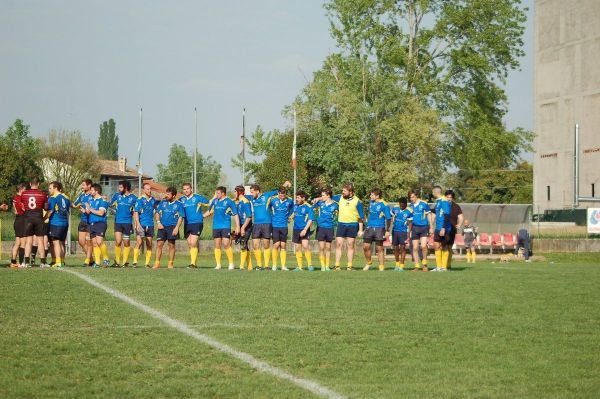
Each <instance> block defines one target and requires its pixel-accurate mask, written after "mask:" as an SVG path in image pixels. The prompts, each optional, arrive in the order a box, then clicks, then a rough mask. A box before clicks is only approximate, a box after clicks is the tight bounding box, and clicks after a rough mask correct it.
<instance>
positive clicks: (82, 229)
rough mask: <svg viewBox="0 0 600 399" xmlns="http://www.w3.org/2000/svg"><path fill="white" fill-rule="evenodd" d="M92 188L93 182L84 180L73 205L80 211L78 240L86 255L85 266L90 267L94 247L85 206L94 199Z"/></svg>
mask: <svg viewBox="0 0 600 399" xmlns="http://www.w3.org/2000/svg"><path fill="white" fill-rule="evenodd" d="M91 188H92V181H91V180H90V179H84V180H83V181H82V182H81V193H80V194H79V195H78V196H77V198H75V201H73V203H72V204H71V205H72V206H73V208H78V209H79V225H78V226H77V238H78V241H79V246H80V247H81V249H82V250H83V253H84V254H85V260H84V261H83V266H90V265H91V263H92V250H93V245H92V242H91V239H90V226H89V221H88V215H87V214H86V213H85V211H84V209H85V204H88V203H89V202H90V200H91V199H92V195H91V193H90V190H91Z"/></svg>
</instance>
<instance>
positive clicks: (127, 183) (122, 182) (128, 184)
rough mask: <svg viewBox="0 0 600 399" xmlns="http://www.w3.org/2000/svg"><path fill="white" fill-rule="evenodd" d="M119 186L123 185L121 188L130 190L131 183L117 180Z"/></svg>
mask: <svg viewBox="0 0 600 399" xmlns="http://www.w3.org/2000/svg"><path fill="white" fill-rule="evenodd" d="M119 186H123V188H125V190H126V191H131V183H130V182H129V181H127V180H121V181H120V182H119Z"/></svg>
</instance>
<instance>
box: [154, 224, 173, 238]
mask: <svg viewBox="0 0 600 399" xmlns="http://www.w3.org/2000/svg"><path fill="white" fill-rule="evenodd" d="M173 229H175V226H164V228H162V229H158V232H157V233H156V241H175V240H179V231H177V234H173Z"/></svg>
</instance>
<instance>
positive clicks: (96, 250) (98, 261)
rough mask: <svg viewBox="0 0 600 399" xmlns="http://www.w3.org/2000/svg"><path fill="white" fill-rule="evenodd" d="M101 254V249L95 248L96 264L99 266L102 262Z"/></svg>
mask: <svg viewBox="0 0 600 399" xmlns="http://www.w3.org/2000/svg"><path fill="white" fill-rule="evenodd" d="M101 252H102V251H100V248H99V247H94V262H96V265H97V266H100V262H102V260H101V258H100V256H101Z"/></svg>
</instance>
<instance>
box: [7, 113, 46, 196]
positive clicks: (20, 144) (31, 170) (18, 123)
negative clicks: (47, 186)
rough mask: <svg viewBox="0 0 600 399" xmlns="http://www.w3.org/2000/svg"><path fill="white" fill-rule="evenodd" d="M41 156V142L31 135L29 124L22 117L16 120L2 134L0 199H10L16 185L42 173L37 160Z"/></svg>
mask: <svg viewBox="0 0 600 399" xmlns="http://www.w3.org/2000/svg"><path fill="white" fill-rule="evenodd" d="M39 156H40V143H39V141H38V140H36V139H34V138H32V137H31V136H30V135H29V125H25V124H23V121H22V120H21V119H17V120H15V123H14V124H13V125H12V126H10V127H9V128H8V129H7V130H6V132H5V133H4V134H3V135H0V159H2V160H3V162H2V167H1V168H0V201H2V202H5V201H8V200H9V199H10V198H12V196H13V195H14V192H15V186H16V185H17V184H19V183H23V182H28V181H29V180H30V179H31V178H32V177H41V176H42V173H41V170H40V168H39V166H38V165H37V163H36V161H37V160H38V159H39Z"/></svg>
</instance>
